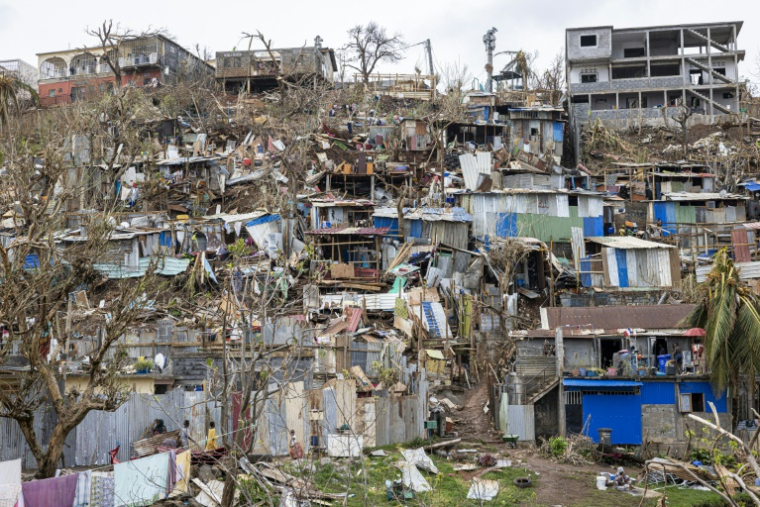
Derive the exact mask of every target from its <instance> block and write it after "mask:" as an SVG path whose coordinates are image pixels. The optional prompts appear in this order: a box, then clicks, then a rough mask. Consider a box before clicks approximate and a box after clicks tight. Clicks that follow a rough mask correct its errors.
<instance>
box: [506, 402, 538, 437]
mask: <svg viewBox="0 0 760 507" xmlns="http://www.w3.org/2000/svg"><path fill="white" fill-rule="evenodd" d="M507 433H508V434H510V435H518V436H519V438H518V440H521V441H532V440H535V439H536V429H535V415H534V406H533V405H509V406H508V407H507Z"/></svg>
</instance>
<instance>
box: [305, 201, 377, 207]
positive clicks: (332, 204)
mask: <svg viewBox="0 0 760 507" xmlns="http://www.w3.org/2000/svg"><path fill="white" fill-rule="evenodd" d="M309 202H310V203H311V205H312V206H314V207H315V208H349V207H364V206H375V203H374V202H373V201H370V200H368V199H309Z"/></svg>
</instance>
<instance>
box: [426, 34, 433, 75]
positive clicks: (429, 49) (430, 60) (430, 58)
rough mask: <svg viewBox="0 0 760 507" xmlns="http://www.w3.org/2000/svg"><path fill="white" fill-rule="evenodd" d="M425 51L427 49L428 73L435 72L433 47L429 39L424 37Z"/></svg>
mask: <svg viewBox="0 0 760 507" xmlns="http://www.w3.org/2000/svg"><path fill="white" fill-rule="evenodd" d="M425 51H427V57H428V68H429V70H430V75H431V76H432V75H434V74H435V67H433V48H432V46H431V45H430V39H425Z"/></svg>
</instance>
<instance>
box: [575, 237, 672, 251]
mask: <svg viewBox="0 0 760 507" xmlns="http://www.w3.org/2000/svg"><path fill="white" fill-rule="evenodd" d="M586 239H587V240H588V241H591V242H592V243H598V244H600V245H604V246H608V247H612V248H618V249H623V250H630V249H650V248H653V249H657V248H675V247H674V246H672V245H666V244H664V243H655V242H654V241H646V240H643V239H640V238H636V237H634V236H597V237H587V238H586Z"/></svg>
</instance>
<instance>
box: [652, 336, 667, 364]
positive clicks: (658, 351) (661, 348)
mask: <svg viewBox="0 0 760 507" xmlns="http://www.w3.org/2000/svg"><path fill="white" fill-rule="evenodd" d="M667 353H668V340H666V339H665V338H656V339H655V340H654V344H653V345H652V355H653V356H654V357H655V359H656V358H657V356H661V355H663V354H667Z"/></svg>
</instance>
